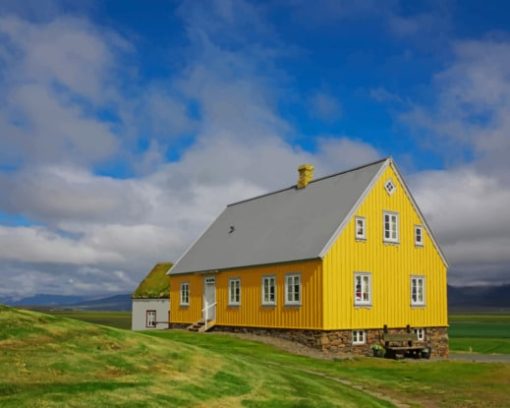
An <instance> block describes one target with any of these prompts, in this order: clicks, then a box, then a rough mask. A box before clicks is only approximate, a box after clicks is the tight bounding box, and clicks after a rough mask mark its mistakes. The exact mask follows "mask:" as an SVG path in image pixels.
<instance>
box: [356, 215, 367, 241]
mask: <svg viewBox="0 0 510 408" xmlns="http://www.w3.org/2000/svg"><path fill="white" fill-rule="evenodd" d="M359 222H361V227H358V223H359ZM358 228H361V229H362V233H361V234H360V233H359V231H358ZM354 236H355V238H356V239H361V240H365V239H367V221H366V219H365V217H354Z"/></svg>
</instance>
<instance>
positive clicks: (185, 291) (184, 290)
mask: <svg viewBox="0 0 510 408" xmlns="http://www.w3.org/2000/svg"><path fill="white" fill-rule="evenodd" d="M188 305H189V283H187V282H185V283H181V306H188Z"/></svg>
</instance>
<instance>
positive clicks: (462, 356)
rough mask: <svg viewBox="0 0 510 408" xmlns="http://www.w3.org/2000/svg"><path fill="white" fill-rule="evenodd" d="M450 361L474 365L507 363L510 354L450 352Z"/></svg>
mask: <svg viewBox="0 0 510 408" xmlns="http://www.w3.org/2000/svg"><path fill="white" fill-rule="evenodd" d="M449 359H450V360H453V361H471V362H475V363H509V364H510V354H479V353H467V352H466V353H461V352H453V353H452V352H450V356H449Z"/></svg>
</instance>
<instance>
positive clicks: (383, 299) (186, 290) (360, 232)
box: [169, 158, 448, 356]
mask: <svg viewBox="0 0 510 408" xmlns="http://www.w3.org/2000/svg"><path fill="white" fill-rule="evenodd" d="M299 174H300V175H299V179H298V183H297V184H296V185H294V186H291V187H289V188H285V189H282V190H279V191H275V192H273V193H269V194H265V195H262V196H259V197H255V198H252V199H248V200H244V201H241V202H238V203H233V204H230V205H228V206H227V208H226V209H225V210H224V211H223V213H222V214H221V215H220V216H219V217H218V218H217V219H216V220H215V221H214V222H213V224H212V225H211V226H210V227H209V228H208V229H207V230H206V231H205V232H204V234H203V235H202V236H201V237H200V238H199V239H198V240H197V241H196V242H195V243H194V244H193V245H192V246H191V247H190V248H189V249H188V250H187V251H186V252H185V253H184V254H183V255H182V257H181V258H180V259H179V260H178V261H177V262H176V264H175V265H174V266H173V268H172V269H171V270H170V271H169V275H170V303H171V307H170V310H171V313H170V325H171V327H191V328H193V329H200V330H205V329H207V330H208V329H213V330H230V331H243V332H254V333H263V334H266V335H273V336H280V337H284V338H288V339H292V340H295V341H298V342H301V343H304V344H307V345H309V346H312V347H316V348H319V349H321V350H325V351H329V352H353V353H358V354H360V353H367V352H369V351H370V346H371V345H372V344H374V343H377V342H380V340H381V338H382V336H383V330H384V333H389V334H391V333H401V332H402V331H406V332H411V331H412V332H413V333H415V335H413V336H414V338H415V340H416V339H417V341H418V342H421V343H422V344H426V345H428V346H429V347H431V349H432V355H436V356H446V355H447V354H448V335H447V325H448V323H447V299H446V274H447V267H448V265H447V262H446V260H445V257H444V255H443V253H442V252H441V249H440V248H439V246H438V244H437V242H436V240H435V239H434V236H433V235H432V232H431V230H430V228H429V226H428V225H427V223H426V221H425V219H424V217H423V214H422V213H421V212H420V210H419V208H418V206H417V204H416V202H415V200H414V199H413V197H412V195H411V193H410V191H409V189H408V187H407V186H406V184H405V182H404V180H403V179H402V176H401V175H400V173H399V171H398V169H397V167H396V165H395V163H394V162H393V160H392V159H391V158H387V159H384V160H380V161H377V162H375V163H370V164H367V165H364V166H361V167H358V168H355V169H352V170H348V171H344V172H341V173H337V174H332V175H330V176H327V177H322V178H320V179H316V180H312V177H313V166H311V165H303V166H301V167H300V168H299ZM190 325H191V326H190Z"/></svg>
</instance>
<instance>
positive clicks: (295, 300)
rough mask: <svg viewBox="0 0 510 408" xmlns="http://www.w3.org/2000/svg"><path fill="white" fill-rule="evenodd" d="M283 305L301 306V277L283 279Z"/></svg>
mask: <svg viewBox="0 0 510 408" xmlns="http://www.w3.org/2000/svg"><path fill="white" fill-rule="evenodd" d="M285 304H286V305H300V304H301V275H300V274H292V275H287V276H286V277H285Z"/></svg>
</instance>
